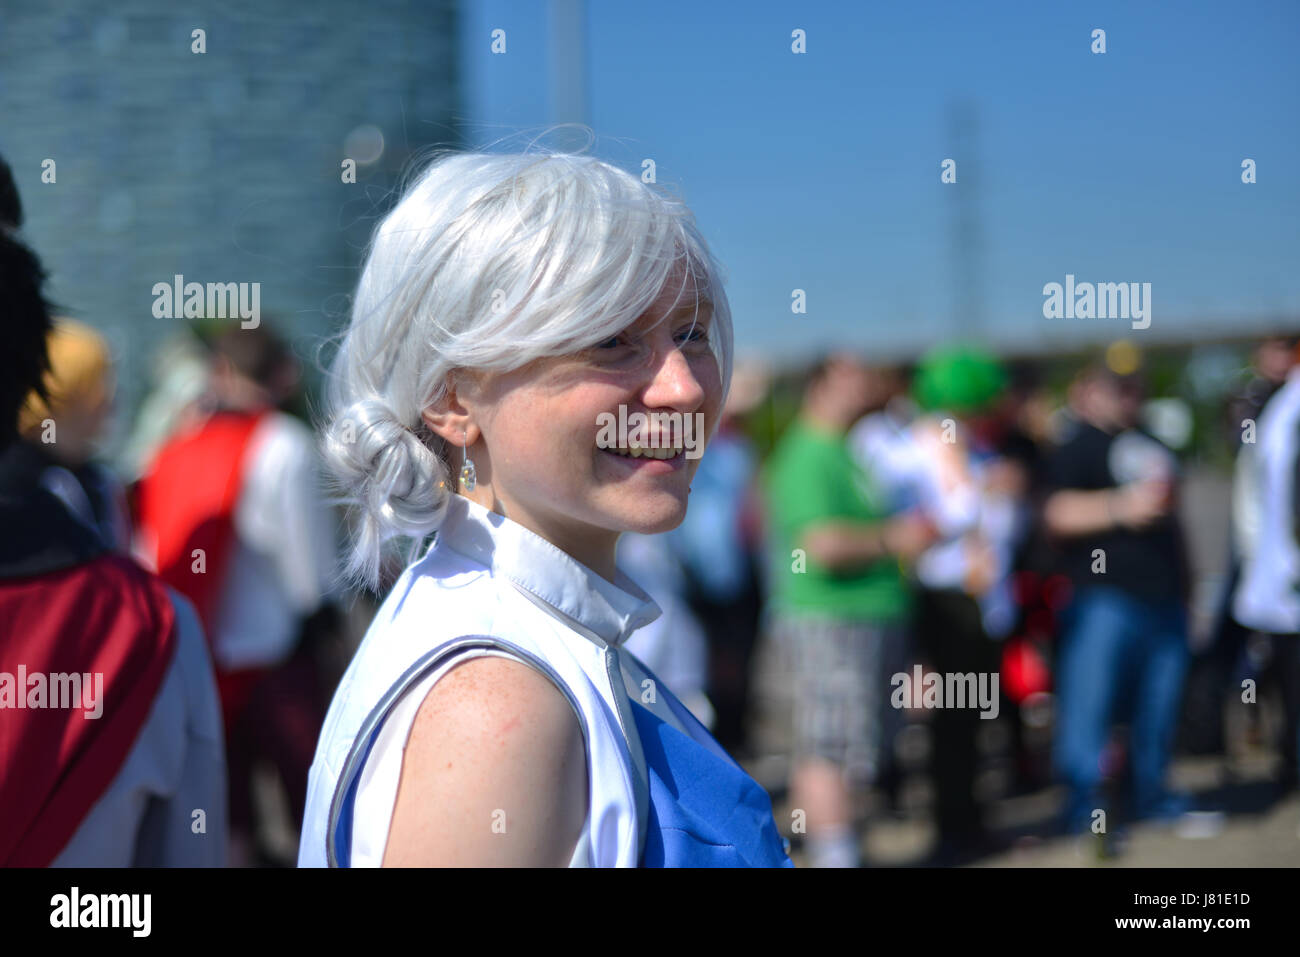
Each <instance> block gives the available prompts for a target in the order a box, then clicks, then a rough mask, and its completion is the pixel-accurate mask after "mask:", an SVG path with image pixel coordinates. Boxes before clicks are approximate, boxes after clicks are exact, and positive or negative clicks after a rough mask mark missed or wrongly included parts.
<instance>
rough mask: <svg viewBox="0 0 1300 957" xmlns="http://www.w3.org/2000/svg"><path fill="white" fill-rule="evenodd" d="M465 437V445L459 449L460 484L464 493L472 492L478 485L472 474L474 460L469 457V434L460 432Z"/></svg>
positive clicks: (475, 477)
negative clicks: (463, 488) (463, 487)
mask: <svg viewBox="0 0 1300 957" xmlns="http://www.w3.org/2000/svg"><path fill="white" fill-rule="evenodd" d="M461 435H463V436H464V437H465V444H464V445H462V446H461V447H460V455H461V458H460V462H461V465H460V482H461V484H462V485H464V486H465V491H467V492H472V491H474V486H476V485H477V484H478V477H477V476H476V475H475V474H474V460H473V459H471V458H470V457H469V433H468V432H462V433H461Z"/></svg>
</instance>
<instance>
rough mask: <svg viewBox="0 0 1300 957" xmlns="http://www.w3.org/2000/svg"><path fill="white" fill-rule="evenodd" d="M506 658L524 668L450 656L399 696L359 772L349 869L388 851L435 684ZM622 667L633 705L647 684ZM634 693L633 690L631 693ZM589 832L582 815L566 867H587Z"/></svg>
mask: <svg viewBox="0 0 1300 957" xmlns="http://www.w3.org/2000/svg"><path fill="white" fill-rule="evenodd" d="M488 656H490V657H495V658H509V659H510V660H512V661H518V662H520V663H521V664H528V662H527V661H524V660H523V659H522V658H520V657H519V656H518V655H512V654H510V653H509V652H506V651H501V650H497V649H475V650H473V651H467V652H464V653H463V654H459V655H456V656H455V657H454V658H452V659H451V660H449V661H448V662H447V663H446V664H443V665H440V666H439V667H438V668H437V669H436V670H434V671H433V672H432V673H431V674H430V675H429V676H428V677H426V678H424V679H423V680H421V681H420V683H419V684H417V685H415V686H413V687H412V688H411V690H410V691H408V692H407V693H406V694H405V695H403V697H402V699H401V702H400V703H399V704H398V705H397V707H396V708H395V709H394V710H393V712H392V713H391V714H390V715H389V716H388V717H387V718H386V719H385V720H384V724H383V729H382V730H381V731H380V732H379V737H378V738H376V739H375V744H374V747H373V748H372V749H371V751H370V756H369V757H368V758H366V763H365V765H364V769H363V770H362V772H361V786H360V790H359V791H358V793H357V799H356V804H355V807H356V811H355V814H356V820H355V823H354V824H353V825H352V866H353V867H379V866H381V865H382V864H383V862H384V851H385V850H386V849H387V847H388V829H389V827H390V826H391V825H392V820H393V809H394V808H395V807H396V804H397V787H398V784H399V783H400V782H401V778H402V756H403V755H404V754H405V752H406V741H407V739H408V738H409V737H410V734H411V727H412V726H413V725H414V724H415V715H416V712H418V711H419V710H420V705H421V703H422V702H423V701H424V699H425V697H427V696H428V694H429V691H430V690H431V689H432V688H433V686H434V685H435V684H437V682H438V679H440V678H441V677H442V676H443V675H445V674H446V673H447V672H448V671H450V670H451V669H452V668H454V667H455V666H456V665H458V664H460V663H461V662H464V661H468V660H470V659H471V658H482V657H488ZM619 657H620V659H621V664H622V665H623V668H622V671H623V680H624V682H625V684H626V685H627V688H628V694H635V695H636V697H637V700H643V699H645V698H646V697H647V696H646V695H645V694H644V693H643V691H641V690H640V689H641V688H642V682H643V681H648V680H650V679H649V678H647V677H646V674H645V672H644V671H643V670H642V669H641V668H640V667H639V662H637V660H636V659H635V658H633V657H632V655H630V654H628V653H627V652H623V653H622V654H621V655H620V656H619ZM634 689H636V690H634ZM645 707H647V708H649V709H650V710H651V711H653V712H654V713H655V714H656V715H658V716H659V717H660V718H662V719H663V720H664V721H667V722H668V723H669V724H671V725H672V726H673V727H675V728H677V730H678V731H681V732H682V733H683V734H685V735H688V736H689V735H690V732H689V731H688V730H687V729H686V727H685V726H684V725H683V724H682V723H681V721H680V720H678V718H677V716H676V715H675V714H673V712H672V709H671V708H669V707H668V706H667V704H666V703H665V702H664V701H662V700H660V699H658V697H657V696H656V698H655V700H652V701H651V700H646V701H645ZM590 826H591V812H590V811H588V813H587V823H586V824H584V825H583V828H582V834H581V835H580V836H579V838H578V842H577V844H576V845H575V846H574V850H573V857H572V859H571V860H570V861H569V866H570V867H591V866H593V865H592V861H591V841H590V839H589V838H588V835H587V832H588V830H589V829H590Z"/></svg>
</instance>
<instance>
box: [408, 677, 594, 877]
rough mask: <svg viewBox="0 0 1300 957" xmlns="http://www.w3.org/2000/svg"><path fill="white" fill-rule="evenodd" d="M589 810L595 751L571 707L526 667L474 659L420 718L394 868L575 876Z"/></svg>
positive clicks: (447, 680)
mask: <svg viewBox="0 0 1300 957" xmlns="http://www.w3.org/2000/svg"><path fill="white" fill-rule="evenodd" d="M586 805H587V762H586V752H585V748H584V744H583V736H582V729H581V727H580V725H579V723H578V718H577V715H576V714H575V713H574V710H573V707H572V706H571V705H570V704H569V700H568V698H567V697H566V696H565V695H564V693H563V692H562V691H560V689H559V688H557V687H556V686H555V685H554V684H553V683H552V682H551V680H550V679H549V678H548V677H546V676H545V675H543V674H542V673H541V672H539V671H537V670H536V669H535V668H533V667H532V666H531V665H528V664H525V663H524V662H522V661H519V660H517V659H512V658H503V657H499V656H485V657H480V658H473V659H470V660H468V661H465V662H462V663H460V664H458V665H456V666H455V667H453V668H451V669H450V670H449V671H448V672H447V673H446V674H445V675H443V676H442V678H440V679H439V680H438V681H437V682H436V683H435V684H434V686H433V687H432V688H431V689H430V690H429V692H428V694H427V695H426V696H425V698H424V701H423V702H421V704H420V709H419V711H418V712H417V713H416V717H415V721H414V724H413V725H412V727H411V732H410V735H409V737H408V738H407V742H406V749H405V752H404V754H403V758H402V774H401V780H400V783H399V785H398V792H397V800H396V804H395V806H394V809H393V818H392V823H391V825H390V829H389V837H388V844H387V849H386V851H385V854H384V863H385V865H387V866H394V865H396V866H400V865H403V864H407V865H417V866H421V865H422V866H429V865H433V866H437V865H447V866H473V865H517V866H518V865H523V866H529V865H547V864H552V865H557V866H560V865H564V864H567V863H568V860H569V857H570V856H571V855H572V852H573V848H574V845H575V843H576V841H577V839H578V837H579V835H580V833H581V829H582V826H583V823H584V821H585V819H586V810H587V807H586ZM431 809H435V810H431Z"/></svg>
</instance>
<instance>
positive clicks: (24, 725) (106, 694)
mask: <svg viewBox="0 0 1300 957" xmlns="http://www.w3.org/2000/svg"><path fill="white" fill-rule="evenodd" d="M0 181H5V182H7V183H8V185H9V187H10V188H8V189H4V188H0V198H3V199H4V200H5V203H4V209H3V211H0V212H3V215H2V216H0V220H3V222H0V328H3V330H4V336H5V339H6V345H5V348H4V349H3V350H0V528H3V529H4V534H3V535H0V865H3V866H6V867H45V866H83V867H84V866H93V867H113V866H118V867H122V866H133V865H140V866H171V865H181V866H198V865H208V866H221V865H223V864H224V863H225V854H226V806H225V801H226V796H225V765H224V759H223V757H222V738H221V715H220V710H219V708H218V705H217V697H216V688H215V684H214V681H213V676H212V668H211V665H210V664H209V661H208V656H207V649H206V647H205V644H204V640H203V634H202V630H201V628H200V627H199V624H198V619H197V616H196V615H195V613H194V610H193V608H192V607H191V606H190V605H189V603H188V602H186V601H185V600H184V599H182V598H180V597H179V596H178V595H177V594H176V593H175V592H173V591H172V590H171V589H169V588H168V587H167V586H166V585H165V584H163V582H162V581H161V580H160V579H159V578H158V577H157V576H155V575H152V574H150V573H149V572H147V571H145V570H144V569H143V568H141V567H140V566H139V565H137V564H136V563H135V562H134V561H133V560H132V559H130V558H129V557H127V556H125V555H123V554H121V553H117V552H112V551H109V550H108V548H107V547H106V545H105V543H104V542H103V541H102V539H101V538H100V537H98V536H96V535H95V534H94V532H93V531H92V530H91V529H90V528H89V527H87V526H86V525H85V524H84V523H83V522H81V521H79V520H78V519H77V518H75V517H74V516H73V515H72V513H71V512H69V511H68V509H67V507H66V505H65V504H64V503H63V502H62V501H61V500H60V499H59V498H57V497H56V496H55V495H53V494H52V493H51V492H49V491H48V490H46V489H45V488H44V487H42V485H41V482H40V474H41V469H42V467H43V464H44V461H45V460H44V457H43V456H42V455H41V454H40V453H41V450H40V449H38V448H35V447H33V446H32V445H31V443H28V442H24V441H22V440H21V439H20V436H19V431H18V421H19V414H20V411H21V409H22V408H23V406H24V405H25V404H26V403H27V401H28V398H29V395H31V394H32V393H35V394H36V395H39V396H41V397H42V398H44V399H48V389H47V381H46V375H47V373H48V368H49V363H48V356H47V352H46V341H47V337H48V336H49V333H50V330H51V326H52V321H51V318H50V311H49V306H48V304H47V302H46V301H45V298H44V296H43V292H42V287H43V283H44V278H45V277H44V271H43V270H42V267H41V264H40V261H39V259H38V258H37V257H36V255H35V254H34V253H33V252H32V251H31V250H29V249H28V248H27V247H26V246H25V245H24V244H23V243H22V242H21V241H20V240H19V239H18V238H17V235H16V232H15V230H16V227H17V226H18V225H19V223H20V221H21V210H20V207H18V206H17V202H16V195H17V194H16V192H15V191H14V190H12V188H11V187H12V181H11V180H10V179H9V177H8V168H7V167H5V166H4V165H3V162H2V161H0ZM0 185H3V183H0ZM46 425H47V426H49V428H48V431H47V432H46V434H47V435H48V436H50V438H52V439H53V441H55V442H57V441H58V438H57V436H58V423H57V422H56V421H50V422H49V423H46Z"/></svg>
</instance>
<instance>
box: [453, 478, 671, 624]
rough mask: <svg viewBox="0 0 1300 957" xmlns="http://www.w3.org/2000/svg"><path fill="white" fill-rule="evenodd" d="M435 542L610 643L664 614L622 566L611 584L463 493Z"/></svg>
mask: <svg viewBox="0 0 1300 957" xmlns="http://www.w3.org/2000/svg"><path fill="white" fill-rule="evenodd" d="M434 545H435V547H445V548H449V549H451V550H452V551H454V552H457V553H459V554H461V555H464V556H465V557H466V558H469V559H472V560H473V561H476V562H478V563H480V564H482V565H485V566H486V567H488V568H489V569H491V572H492V574H493V575H494V576H497V575H499V576H501V577H503V578H506V579H509V580H510V581H511V582H513V583H514V584H515V585H516V586H517V587H519V588H520V589H521V590H522V591H523V592H524V593H525V594H526V595H527V596H528V597H530V598H533V599H535V600H540V602H541V603H544V604H545V606H547V610H553V611H555V612H558V613H559V614H560V615H562V616H563V617H565V618H567V619H568V620H569V621H570V622H572V623H574V624H576V625H578V626H580V627H579V628H577V629H576V630H577V631H579V632H583V631H584V630H585V631H590V632H593V633H594V634H595V636H596V637H598V638H599V639H600V641H603V642H605V643H606V644H610V645H615V646H617V645H620V644H622V643H623V642H624V641H626V640H627V638H628V636H629V635H631V634H632V632H634V631H636V630H637V629H638V628H640V627H642V626H643V625H648V624H649V623H650V622H652V621H654V620H655V619H656V618H658V617H659V616H660V614H662V612H661V610H660V608H659V606H658V605H657V604H655V601H654V599H653V598H651V597H650V596H649V595H647V594H646V593H645V592H644V591H642V590H641V588H640V586H638V585H637V583H636V582H634V581H632V579H630V578H628V577H627V575H625V574H624V573H623V571H622V569H619V568H616V569H615V571H616V573H617V576H618V578H617V583H613V582H609V581H607V580H606V579H605V578H603V577H601V576H600V575H598V574H596V573H595V572H594V571H592V570H591V569H590V568H588V567H587V566H586V565H584V564H582V563H581V562H579V561H578V560H577V559H575V558H573V557H572V556H571V555H569V554H568V553H567V552H565V551H563V550H561V549H560V548H557V547H556V546H555V545H552V544H551V543H550V542H548V541H547V540H546V539H544V538H542V537H541V536H540V535H538V534H536V533H535V532H531V531H529V530H528V529H526V528H524V527H523V526H522V525H520V524H519V523H518V522H513V521H511V520H510V519H508V518H506V517H505V516H504V515H498V514H497V513H496V512H493V511H490V510H489V509H486V508H484V507H483V506H482V505H479V504H478V503H477V502H472V501H470V500H469V499H467V498H466V497H465V496H463V495H455V494H453V495H452V496H451V502H450V503H449V504H448V506H447V513H446V517H445V518H444V519H443V521H442V525H441V527H440V528H439V529H438V534H437V539H436V541H435V543H434ZM534 603H537V602H536V601H535V602H534ZM587 637H591V636H590V635H588V636H587Z"/></svg>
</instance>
